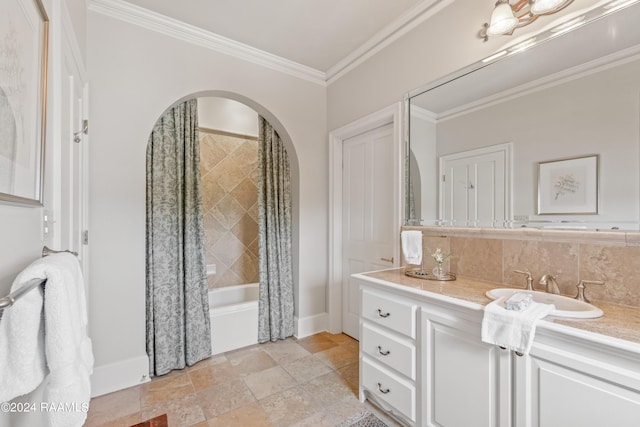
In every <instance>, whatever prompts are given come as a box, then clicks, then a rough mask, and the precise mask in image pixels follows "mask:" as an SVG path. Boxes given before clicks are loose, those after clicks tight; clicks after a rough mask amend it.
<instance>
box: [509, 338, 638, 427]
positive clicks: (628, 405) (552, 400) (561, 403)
mask: <svg viewBox="0 0 640 427" xmlns="http://www.w3.org/2000/svg"><path fill="white" fill-rule="evenodd" d="M620 365H621V364H620V363H616V362H615V361H613V363H611V361H610V360H607V355H604V354H603V356H602V357H598V358H597V359H591V358H588V357H584V355H583V354H581V353H579V352H575V353H573V352H569V351H565V350H559V349H558V348H556V347H555V346H548V345H542V344H536V343H534V346H533V348H532V349H531V353H530V354H529V356H525V357H522V358H517V359H516V376H515V384H516V401H515V404H516V409H515V412H516V414H515V415H516V420H517V426H518V427H547V426H580V427H607V426H615V427H627V426H628V427H632V426H633V427H637V426H639V425H640V375H639V373H638V370H637V369H636V370H628V369H627V368H624V367H621V366H620Z"/></svg>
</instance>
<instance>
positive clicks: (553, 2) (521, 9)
mask: <svg viewBox="0 0 640 427" xmlns="http://www.w3.org/2000/svg"><path fill="white" fill-rule="evenodd" d="M571 3H573V0H517V2H516V3H514V4H511V3H510V2H509V0H498V1H497V2H496V6H495V8H494V9H493V12H492V13H491V20H490V21H489V22H488V23H485V24H484V26H483V29H482V30H480V37H481V38H482V39H483V40H484V41H487V40H489V36H497V35H507V34H508V35H511V34H513V31H514V30H515V29H516V28H520V27H524V26H525V25H529V24H531V23H532V22H533V21H535V20H536V19H538V17H539V16H542V15H551V14H553V13H556V12H559V11H561V10H562V9H564V8H565V7H567V6H569V5H570V4H571Z"/></svg>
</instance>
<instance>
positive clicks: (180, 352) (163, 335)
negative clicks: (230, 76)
mask: <svg viewBox="0 0 640 427" xmlns="http://www.w3.org/2000/svg"><path fill="white" fill-rule="evenodd" d="M199 164H200V148H199V141H198V117H197V100H196V99H192V100H188V101H186V102H184V103H182V104H180V105H177V106H175V107H174V108H171V109H170V110H169V111H168V112H166V113H165V115H164V116H163V117H161V118H160V120H158V122H157V123H156V125H155V126H154V128H153V131H152V133H151V135H150V137H149V142H148V145H147V245H146V249H147V265H146V270H147V271H146V273H147V290H146V297H147V353H148V355H149V362H150V372H151V374H152V375H163V374H166V373H167V372H169V371H171V370H173V369H182V368H184V367H185V365H189V366H191V365H193V364H195V363H196V362H198V361H200V360H202V359H205V358H207V357H209V356H210V355H211V330H210V324H209V322H210V320H209V301H208V285H207V274H206V261H205V241H204V239H205V235H204V225H203V219H202V199H201V194H200V170H199V167H200V166H199Z"/></svg>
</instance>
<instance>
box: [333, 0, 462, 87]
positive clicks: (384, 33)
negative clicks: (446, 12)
mask: <svg viewBox="0 0 640 427" xmlns="http://www.w3.org/2000/svg"><path fill="white" fill-rule="evenodd" d="M454 1H455V0H423V1H422V2H420V3H418V4H417V5H416V6H414V7H413V8H411V9H409V10H408V11H407V12H405V13H404V14H402V15H400V16H399V17H398V18H396V19H395V20H394V21H393V22H391V23H390V24H388V25H387V26H386V27H384V28H383V29H382V30H380V31H378V32H377V33H376V34H375V35H374V36H373V37H371V38H370V39H369V40H368V41H366V42H365V43H364V44H362V45H361V46H360V47H359V48H357V49H356V50H354V51H353V52H351V53H350V54H349V55H347V56H346V57H344V58H343V59H341V60H340V61H339V62H338V63H337V64H335V65H334V66H332V67H331V68H329V69H328V70H327V73H326V75H327V76H326V77H327V84H328V85H329V84H331V83H333V82H335V81H336V80H338V79H339V78H340V77H342V76H343V75H345V74H347V73H348V72H349V71H351V70H353V69H354V68H356V67H357V66H359V65H360V64H362V63H363V62H365V61H366V60H367V59H369V58H371V57H372V56H374V55H375V54H376V53H378V52H380V51H381V50H382V49H384V48H385V47H387V46H389V45H390V44H391V43H393V42H394V41H396V40H398V39H399V38H400V37H402V36H404V35H405V34H407V33H408V32H410V31H411V30H413V29H414V28H416V27H417V26H418V25H420V24H422V23H423V22H425V21H426V20H427V19H429V18H431V17H432V16H433V15H435V14H436V13H438V12H440V11H441V10H442V9H444V8H445V7H447V6H449V5H450V4H452V3H453V2H454Z"/></svg>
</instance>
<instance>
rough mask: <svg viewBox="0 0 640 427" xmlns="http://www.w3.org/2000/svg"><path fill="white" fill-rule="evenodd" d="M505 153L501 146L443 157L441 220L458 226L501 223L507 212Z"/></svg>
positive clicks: (507, 187)
mask: <svg viewBox="0 0 640 427" xmlns="http://www.w3.org/2000/svg"><path fill="white" fill-rule="evenodd" d="M509 153H510V148H506V147H505V146H504V145H503V146H499V147H488V148H487V149H480V150H472V151H468V152H462V153H457V154H452V155H448V156H443V157H442V158H441V159H440V167H441V174H442V183H441V200H442V210H441V219H443V220H445V221H448V222H449V223H450V224H452V225H462V226H500V225H504V221H505V220H507V219H509V215H510V206H509V203H510V201H509V200H510V199H509V196H508V194H509V189H510V188H511V185H510V176H511V174H510V172H509V171H508V167H509V164H510V162H509V161H508V157H509V155H510V154H509Z"/></svg>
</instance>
